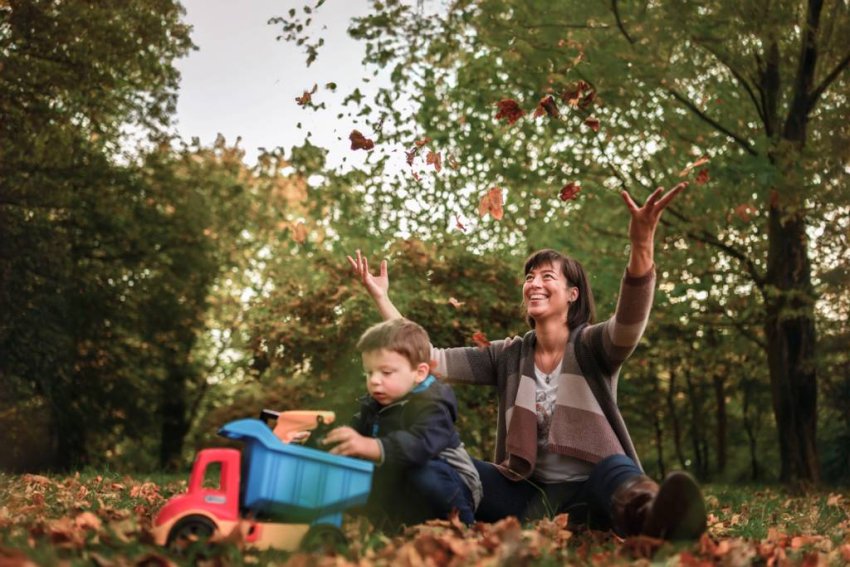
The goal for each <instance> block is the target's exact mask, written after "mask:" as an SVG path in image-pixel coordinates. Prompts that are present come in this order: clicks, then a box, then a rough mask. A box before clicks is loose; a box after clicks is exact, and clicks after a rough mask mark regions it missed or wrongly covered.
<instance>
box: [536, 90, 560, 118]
mask: <svg viewBox="0 0 850 567" xmlns="http://www.w3.org/2000/svg"><path fill="white" fill-rule="evenodd" d="M544 114H546V115H548V116H549V118H558V117H559V116H560V115H561V113H560V111H558V104H557V103H556V102H555V97H553V96H552V95H546V96H544V97H543V98H541V99H540V102H538V103H537V108H536V109H535V110H534V117H535V118H537V117H539V116H543V115H544Z"/></svg>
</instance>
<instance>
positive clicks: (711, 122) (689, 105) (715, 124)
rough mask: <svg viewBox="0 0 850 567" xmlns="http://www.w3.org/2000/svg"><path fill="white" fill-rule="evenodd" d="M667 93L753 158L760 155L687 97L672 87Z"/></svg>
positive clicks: (668, 88)
mask: <svg viewBox="0 0 850 567" xmlns="http://www.w3.org/2000/svg"><path fill="white" fill-rule="evenodd" d="M667 92H668V93H670V94H671V95H673V98H675V99H676V100H678V101H679V102H681V103H682V104H684V105H685V106H686V107H687V108H688V110H690V111H691V112H693V113H694V114H696V115H697V116H698V117H699V118H700V119H702V120H703V122H706V123H707V124H709V125H711V126H712V127H713V128H714V129H715V130H718V131H719V132H722V133H723V134H726V135H727V136H729V137H730V138H732V139H733V140H735V141H736V142H737V143H738V145H739V146H741V147H742V148H743V149H744V150H745V151H746V152H747V153H748V154H750V155H752V156H757V155H758V152H757V151H756V150H755V149H753V147H752V146H751V145H750V143H749V142H748V141H746V140H745V139H743V138H742V137H740V136H738V135H737V134H735V133H734V132H732V131H731V130H729V129H728V128H726V127H725V126H723V125H722V124H720V123H719V122H717V121H716V120H714V119H713V118H711V117H710V116H708V115H706V114H705V113H704V112H703V111H701V110H700V109H699V108H697V107H696V105H695V104H694V103H692V102H691V101H690V100H688V98H687V97H685V96H684V95H681V94H679V93H678V92H677V91H676V90H675V89H672V88H670V87H667Z"/></svg>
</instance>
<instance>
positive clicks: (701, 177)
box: [694, 169, 709, 185]
mask: <svg viewBox="0 0 850 567" xmlns="http://www.w3.org/2000/svg"><path fill="white" fill-rule="evenodd" d="M708 180H709V175H708V170H707V169H701V170H699V173H697V176H696V179H694V182H695V183H696V184H697V185H705V184H706V183H708Z"/></svg>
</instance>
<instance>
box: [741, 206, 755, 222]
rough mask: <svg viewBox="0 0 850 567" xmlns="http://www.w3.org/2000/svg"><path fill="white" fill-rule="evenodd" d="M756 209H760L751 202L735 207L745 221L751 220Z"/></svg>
mask: <svg viewBox="0 0 850 567" xmlns="http://www.w3.org/2000/svg"><path fill="white" fill-rule="evenodd" d="M756 211H758V209H756V208H755V207H754V206H753V205H751V204H749V203H744V204H741V205H738V206H737V207H735V214H736V215H738V218H739V219H741V220H742V221H744V222H750V220H751V219H752V215H753V214H755V213H756Z"/></svg>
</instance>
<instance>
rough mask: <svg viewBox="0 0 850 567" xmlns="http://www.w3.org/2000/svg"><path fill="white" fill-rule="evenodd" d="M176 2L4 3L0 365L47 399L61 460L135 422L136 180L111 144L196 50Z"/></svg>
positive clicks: (137, 123)
mask: <svg viewBox="0 0 850 567" xmlns="http://www.w3.org/2000/svg"><path fill="white" fill-rule="evenodd" d="M181 14H182V8H181V7H180V6H179V4H176V3H174V2H171V1H167V0H142V1H139V2H133V3H132V4H129V5H128V4H126V3H124V2H114V1H109V2H98V3H91V2H85V1H67V2H59V1H54V0H37V1H16V0H10V1H9V2H4V3H3V4H2V5H1V6H0V18H2V20H1V21H0V68H2V70H3V72H2V74H0V262H2V263H0V289H2V290H3V291H2V293H1V294H0V310H2V311H3V313H4V320H3V324H2V326H0V353H1V354H0V376H2V377H3V380H4V381H5V380H9V381H11V382H12V383H14V384H16V393H17V395H20V396H24V398H23V399H26V398H25V397H26V396H28V395H29V396H32V395H35V396H36V397H37V399H40V400H43V406H39V407H37V408H33V409H36V410H40V411H39V412H37V413H40V412H42V411H43V412H46V413H47V414H48V415H49V416H50V418H51V422H52V423H51V427H50V431H51V432H52V434H53V436H54V442H55V450H56V459H55V461H54V464H55V465H56V466H58V467H61V468H66V467H68V466H70V465H72V464H75V463H85V462H87V461H88V459H89V456H90V455H96V454H99V453H101V451H103V452H104V453H105V452H106V450H107V449H108V447H104V446H102V445H100V444H99V443H97V442H96V439H97V436H96V434H100V433H102V432H107V431H108V432H110V434H111V435H119V436H120V432H122V431H126V432H129V433H131V434H132V433H134V431H135V428H136V424H137V423H140V422H136V421H134V419H133V418H134V417H136V415H135V413H134V412H133V411H131V410H132V409H133V408H136V409H139V408H140V406H139V405H135V404H136V403H137V402H138V401H139V400H141V399H143V397H142V396H140V394H141V392H143V391H144V377H143V372H140V373H134V372H133V369H134V368H136V364H137V363H138V362H139V358H138V357H139V356H140V351H139V349H138V348H135V346H137V345H136V344H134V343H133V342H132V341H127V340H123V338H122V335H123V331H124V330H125V329H126V328H127V327H131V326H132V325H133V323H132V321H133V319H134V316H135V314H136V309H137V308H138V306H139V304H138V303H135V302H134V301H133V299H134V297H135V296H134V295H133V294H132V293H131V291H132V286H133V285H134V283H135V282H136V281H138V280H137V277H138V274H136V276H137V277H130V275H129V274H131V273H135V272H134V269H135V268H137V267H138V265H139V262H140V260H141V259H142V258H143V257H144V255H145V253H146V250H145V248H144V246H145V243H144V242H142V241H140V240H139V239H137V238H135V237H136V236H137V234H136V233H135V230H136V228H135V227H134V226H133V225H134V223H135V222H136V220H138V219H137V217H136V215H137V214H138V213H139V209H138V208H137V207H136V206H135V205H137V204H138V203H139V202H140V201H143V197H142V193H143V189H142V187H141V186H140V184H139V183H138V177H137V176H136V174H135V171H134V169H133V168H132V167H128V166H124V165H121V164H119V163H118V157H119V148H120V144H121V142H122V139H123V133H124V132H125V131H126V130H129V129H136V130H137V132H139V133H140V135H141V136H142V137H144V136H145V135H147V134H151V135H157V134H160V133H162V132H163V131H164V130H165V128H166V127H167V125H168V120H169V115H170V113H171V111H172V110H173V107H174V101H175V96H176V87H177V78H178V74H177V71H176V69H175V68H174V67H173V61H174V59H175V58H176V57H179V56H181V55H183V54H185V53H186V51H187V50H188V49H189V48H190V47H191V43H190V41H189V39H188V28H187V27H186V26H185V25H184V24H182V22H181V21H180V16H181ZM140 375H141V376H140ZM131 378H133V379H131Z"/></svg>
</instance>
